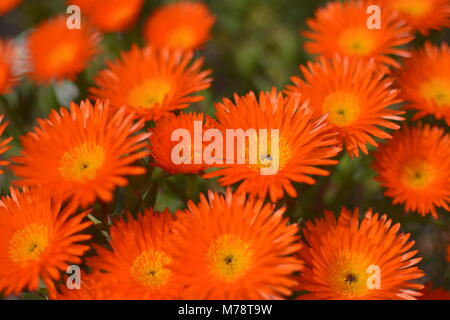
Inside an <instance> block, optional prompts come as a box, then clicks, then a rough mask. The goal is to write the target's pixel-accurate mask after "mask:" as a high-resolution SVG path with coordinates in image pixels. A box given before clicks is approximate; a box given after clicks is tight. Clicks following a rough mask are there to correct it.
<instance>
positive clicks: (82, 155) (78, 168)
mask: <svg viewBox="0 0 450 320" xmlns="http://www.w3.org/2000/svg"><path fill="white" fill-rule="evenodd" d="M104 162H105V150H104V149H103V148H102V147H100V146H98V145H96V144H95V143H92V142H86V143H83V144H80V145H78V146H76V147H74V148H73V149H72V150H70V151H67V152H66V153H65V154H64V155H63V156H62V157H61V160H60V165H59V172H60V173H61V176H63V177H64V178H65V179H67V180H71V181H83V180H92V179H94V178H95V177H96V175H97V171H98V170H99V169H100V168H101V167H102V166H103V164H104Z"/></svg>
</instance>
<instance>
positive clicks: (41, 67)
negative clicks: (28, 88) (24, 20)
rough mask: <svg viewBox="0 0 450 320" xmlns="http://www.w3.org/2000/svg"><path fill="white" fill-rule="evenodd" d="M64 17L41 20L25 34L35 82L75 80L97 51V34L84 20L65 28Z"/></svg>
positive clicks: (31, 75) (31, 74) (32, 76)
mask: <svg viewBox="0 0 450 320" xmlns="http://www.w3.org/2000/svg"><path fill="white" fill-rule="evenodd" d="M66 19H67V17H66V16H57V17H54V18H51V19H49V20H47V21H44V22H43V23H41V24H40V25H38V26H37V27H36V29H34V30H33V31H31V33H30V35H29V36H28V39H27V46H28V52H29V63H30V65H31V71H30V77H31V78H32V79H33V80H34V81H36V82H37V83H42V84H47V83H50V82H52V81H60V80H65V79H69V80H74V79H75V78H76V76H77V75H78V74H79V73H81V72H82V71H83V70H84V69H85V68H86V67H87V64H88V62H89V61H90V60H91V59H92V57H93V56H94V55H95V54H96V53H97V51H98V50H97V44H98V42H99V36H98V34H97V33H96V32H95V31H93V30H92V29H91V27H89V26H88V25H86V24H82V25H81V29H68V28H67V26H66Z"/></svg>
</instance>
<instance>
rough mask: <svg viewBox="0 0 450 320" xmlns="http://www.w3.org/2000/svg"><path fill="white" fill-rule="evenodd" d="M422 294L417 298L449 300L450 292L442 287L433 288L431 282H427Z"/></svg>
mask: <svg viewBox="0 0 450 320" xmlns="http://www.w3.org/2000/svg"><path fill="white" fill-rule="evenodd" d="M422 293H423V296H421V297H420V298H419V300H450V292H449V291H447V290H445V289H444V288H433V284H432V283H427V284H426V285H425V288H424V289H423V291H422Z"/></svg>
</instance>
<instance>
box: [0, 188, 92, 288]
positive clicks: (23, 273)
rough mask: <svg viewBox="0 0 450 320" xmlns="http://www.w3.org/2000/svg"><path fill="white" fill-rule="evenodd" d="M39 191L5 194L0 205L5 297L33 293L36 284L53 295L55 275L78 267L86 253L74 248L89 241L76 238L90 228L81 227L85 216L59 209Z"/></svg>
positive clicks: (54, 200)
mask: <svg viewBox="0 0 450 320" xmlns="http://www.w3.org/2000/svg"><path fill="white" fill-rule="evenodd" d="M41 191H42V190H41V189H32V190H31V191H27V190H25V191H23V192H20V191H19V190H16V189H11V196H8V197H2V198H1V200H0V291H2V292H3V293H4V294H5V295H9V294H19V293H20V292H21V291H22V290H24V289H28V290H35V289H37V288H38V286H39V279H40V278H41V279H42V280H43V281H44V283H45V285H46V287H47V289H48V290H49V291H50V292H54V290H55V287H54V284H53V280H56V279H59V276H60V275H59V271H66V268H67V266H68V265H69V264H79V263H81V259H80V257H81V256H82V255H83V253H84V252H85V251H86V250H88V249H89V247H88V246H86V245H81V244H77V242H81V241H84V240H88V239H90V238H91V236H90V235H87V234H79V232H80V231H82V230H84V229H86V228H87V227H88V226H89V225H90V224H91V223H90V222H82V219H83V218H84V217H85V216H86V214H87V212H84V213H80V214H74V212H73V210H70V209H68V208H65V209H62V208H61V201H59V200H58V199H57V198H52V197H49V196H43V195H42V194H41Z"/></svg>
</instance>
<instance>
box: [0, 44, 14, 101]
mask: <svg viewBox="0 0 450 320" xmlns="http://www.w3.org/2000/svg"><path fill="white" fill-rule="evenodd" d="M14 59H15V50H14V47H13V44H12V42H11V41H9V40H3V39H0V95H3V94H5V93H9V92H10V91H11V88H12V87H13V86H15V85H16V84H17V82H18V75H17V74H15V71H14V68H13V61H14Z"/></svg>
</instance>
